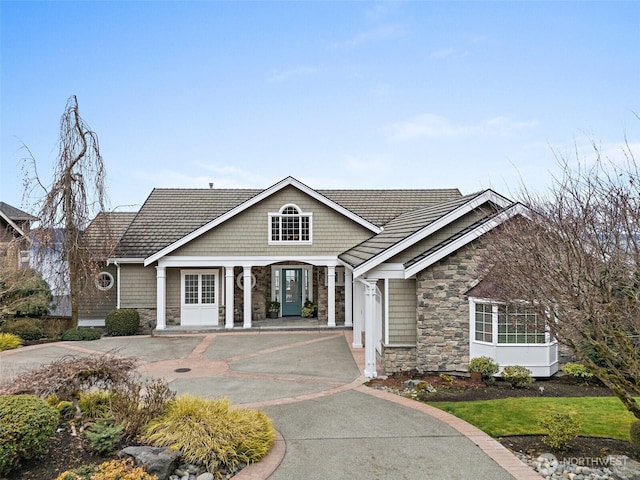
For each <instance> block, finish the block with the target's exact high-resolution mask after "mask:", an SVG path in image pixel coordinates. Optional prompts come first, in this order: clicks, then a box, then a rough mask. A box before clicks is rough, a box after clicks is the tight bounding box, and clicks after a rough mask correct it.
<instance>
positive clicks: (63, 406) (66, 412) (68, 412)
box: [47, 400, 75, 418]
mask: <svg viewBox="0 0 640 480" xmlns="http://www.w3.org/2000/svg"><path fill="white" fill-rule="evenodd" d="M47 403H49V402H48V401H47ZM56 410H58V412H60V416H61V417H64V418H71V417H73V413H74V411H75V408H73V403H72V402H70V401H68V400H62V401H61V402H58V403H57V404H56Z"/></svg>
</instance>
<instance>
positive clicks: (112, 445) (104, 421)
mask: <svg viewBox="0 0 640 480" xmlns="http://www.w3.org/2000/svg"><path fill="white" fill-rule="evenodd" d="M123 432H124V423H120V424H116V423H115V422H114V421H113V419H112V418H100V419H98V420H97V421H96V422H95V423H92V424H91V425H90V426H89V428H87V429H86V430H85V431H84V436H85V437H86V438H87V440H89V445H91V449H92V450H95V451H96V452H98V453H102V454H106V453H111V452H113V451H114V450H115V449H116V447H117V446H118V444H119V443H120V440H122V436H123Z"/></svg>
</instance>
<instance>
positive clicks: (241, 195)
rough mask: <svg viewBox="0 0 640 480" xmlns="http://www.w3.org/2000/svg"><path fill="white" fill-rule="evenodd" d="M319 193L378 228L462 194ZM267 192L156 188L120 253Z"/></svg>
mask: <svg viewBox="0 0 640 480" xmlns="http://www.w3.org/2000/svg"><path fill="white" fill-rule="evenodd" d="M316 191H317V192H318V193H319V194H321V195H324V196H325V197H327V198H329V199H330V200H332V201H333V202H335V203H337V204H339V205H341V206H342V207H344V208H346V209H348V210H350V211H351V212H353V213H355V214H356V215H358V216H360V217H362V218H364V219H365V220H367V221H369V222H371V223H373V224H375V225H378V226H385V225H386V224H387V223H388V222H390V221H391V220H392V219H394V218H395V217H397V216H398V215H401V214H403V213H406V212H408V211H411V210H414V209H416V208H420V207H424V206H425V205H426V206H433V205H437V204H439V203H441V202H446V201H448V200H451V199H457V198H460V196H461V194H460V191H459V190H458V189H424V190H316ZM261 192H263V190H259V189H215V188H213V189H154V190H153V191H152V192H151V194H150V195H149V197H148V198H147V200H146V201H145V203H144V205H143V206H142V208H141V209H140V211H139V212H138V214H137V215H136V217H135V218H134V219H133V221H132V222H131V224H130V225H129V228H128V229H127V231H126V232H125V233H124V235H123V236H122V239H121V242H120V245H119V249H118V253H117V256H121V257H129V258H146V257H148V256H150V255H153V254H154V253H156V252H158V251H160V250H162V249H163V248H164V247H166V246H168V245H171V244H172V243H174V242H176V241H178V240H180V239H181V238H183V237H184V236H185V235H188V234H189V233H191V232H193V231H194V230H197V229H198V228H200V227H202V226H203V225H206V224H207V223H209V222H211V221H212V220H215V219H216V218H218V217H219V216H221V215H223V214H225V213H226V212H228V211H229V210H231V209H233V208H234V207H237V206H238V205H240V204H241V203H243V202H245V201H247V200H249V199H250V198H252V197H254V196H256V195H258V194H259V193H261ZM385 228H386V227H385Z"/></svg>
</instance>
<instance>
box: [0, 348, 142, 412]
mask: <svg viewBox="0 0 640 480" xmlns="http://www.w3.org/2000/svg"><path fill="white" fill-rule="evenodd" d="M135 365H136V363H135V360H134V359H132V358H126V357H116V356H114V355H110V354H108V353H107V354H102V355H90V356H86V357H63V358H60V359H58V360H55V361H53V362H51V363H49V364H47V365H43V366H42V367H39V368H36V369H34V370H31V371H29V372H27V373H25V374H24V375H20V376H19V377H17V378H15V379H14V381H13V383H11V384H9V385H6V386H3V387H1V388H0V394H3V393H5V394H18V393H28V394H31V395H36V396H38V397H43V398H46V397H48V396H50V395H55V396H56V397H57V401H60V400H73V399H74V397H75V395H77V393H78V392H82V391H88V390H91V389H92V388H96V387H100V388H111V387H112V386H113V385H118V384H120V383H123V382H127V381H129V380H130V378H131V375H132V372H133V370H134V368H135ZM56 403H57V402H56ZM54 405H55V403H54Z"/></svg>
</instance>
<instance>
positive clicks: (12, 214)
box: [0, 202, 38, 222]
mask: <svg viewBox="0 0 640 480" xmlns="http://www.w3.org/2000/svg"><path fill="white" fill-rule="evenodd" d="M0 212H2V213H4V214H5V215H6V216H7V218H9V219H11V220H13V221H14V222H35V221H36V220H38V217H34V216H33V215H31V214H29V213H27V212H24V211H22V210H20V209H19V208H16V207H14V206H11V205H9V204H8V203H5V202H0Z"/></svg>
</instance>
